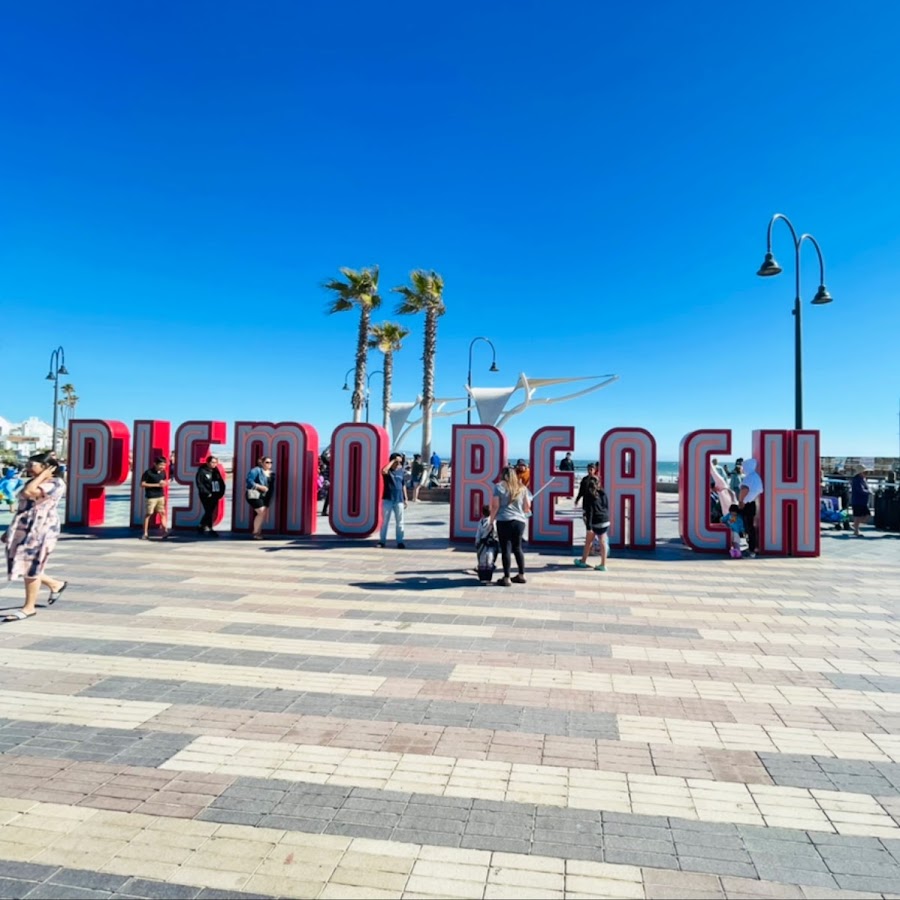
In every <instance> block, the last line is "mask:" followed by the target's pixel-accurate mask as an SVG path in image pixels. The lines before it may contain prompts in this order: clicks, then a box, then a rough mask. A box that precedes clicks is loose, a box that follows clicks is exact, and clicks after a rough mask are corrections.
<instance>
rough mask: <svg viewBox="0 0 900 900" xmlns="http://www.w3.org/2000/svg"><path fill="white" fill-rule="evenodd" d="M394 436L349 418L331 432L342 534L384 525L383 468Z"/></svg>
mask: <svg viewBox="0 0 900 900" xmlns="http://www.w3.org/2000/svg"><path fill="white" fill-rule="evenodd" d="M389 447H390V439H389V438H388V433H387V432H386V431H385V430H384V429H383V428H381V427H380V426H379V425H369V424H368V423H363V422H345V423H344V424H343V425H338V427H337V428H335V430H334V434H333V435H332V436H331V509H330V511H329V513H328V521H329V522H330V523H331V528H332V531H334V533H335V534H339V535H341V536H342V537H359V538H362V537H367V536H368V535H370V534H372V532H373V531H377V530H378V529H379V528H380V527H381V470H382V469H383V468H384V467H385V466H386V465H387V461H388V448H389Z"/></svg>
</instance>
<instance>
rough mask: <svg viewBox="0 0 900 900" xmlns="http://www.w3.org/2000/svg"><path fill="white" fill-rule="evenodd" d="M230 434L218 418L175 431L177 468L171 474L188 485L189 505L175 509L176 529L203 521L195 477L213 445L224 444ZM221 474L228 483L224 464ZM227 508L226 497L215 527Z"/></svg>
mask: <svg viewBox="0 0 900 900" xmlns="http://www.w3.org/2000/svg"><path fill="white" fill-rule="evenodd" d="M226 435H227V429H226V427H225V423H224V422H217V421H201V422H184V423H182V424H181V425H180V426H179V427H178V431H176V432H175V471H174V472H170V473H169V477H171V478H173V479H175V481H177V482H178V483H179V484H186V485H187V486H188V505H187V506H176V507H174V508H173V509H172V527H173V528H196V527H197V526H198V525H199V524H200V520H201V519H202V518H203V506H202V504H201V503H200V497H199V495H198V494H197V488H196V485H195V481H194V479H195V478H196V477H197V469H199V468H200V465H201V464H202V463H203V462H204V461H205V460H206V457H207V456H209V455H210V453H211V452H212V449H211V445H212V444H224V443H225V438H226ZM219 474H220V475H221V476H222V483H223V484H224V483H225V470H224V469H223V468H222V466H219ZM224 508H225V501H224V499H223V500H222V501H221V502H220V503H219V509H218V511H217V512H216V515H215V518H214V520H213V525H214V526H215V525H218V523H219V522H220V521H221V520H222V515H223V513H224Z"/></svg>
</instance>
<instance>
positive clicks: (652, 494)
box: [600, 428, 656, 550]
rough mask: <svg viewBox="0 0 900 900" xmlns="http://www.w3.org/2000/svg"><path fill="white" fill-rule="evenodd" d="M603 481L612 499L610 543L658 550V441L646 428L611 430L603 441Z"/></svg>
mask: <svg viewBox="0 0 900 900" xmlns="http://www.w3.org/2000/svg"><path fill="white" fill-rule="evenodd" d="M600 481H601V482H602V484H603V487H604V489H605V490H606V494H607V496H608V497H609V519H610V526H609V543H610V545H611V546H613V547H616V548H623V547H630V548H632V549H634V550H653V549H654V548H655V547H656V441H655V440H654V438H653V435H652V434H650V432H649V431H646V430H645V429H643V428H612V429H610V430H609V431H607V432H606V434H604V435H603V439H602V440H601V441H600Z"/></svg>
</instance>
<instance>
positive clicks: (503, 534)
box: [491, 466, 531, 587]
mask: <svg viewBox="0 0 900 900" xmlns="http://www.w3.org/2000/svg"><path fill="white" fill-rule="evenodd" d="M530 512H531V494H530V493H529V492H528V488H527V487H525V485H524V484H522V482H521V481H519V476H518V475H517V474H516V470H515V469H514V468H513V467H512V466H507V467H506V468H505V469H504V470H503V476H502V478H501V479H500V481H498V482H497V484H495V485H494V496H493V497H491V523H492V524H493V523H494V522H496V523H497V537H498V538H499V540H500V558H501V559H502V560H503V578H501V579H500V581H499V582H497V583H498V584H502V585H503V587H509V586H510V584H511V583H512V582H515V583H516V584H525V555H524V553H522V537H523V535H524V534H525V526H526V525H527V524H528V515H529V513H530ZM512 556H515V558H516V565H517V566H518V569H519V574H518V575H516V576H515V578H512V579H511V578H510V577H509V572H510V564H511V563H512V559H511V557H512Z"/></svg>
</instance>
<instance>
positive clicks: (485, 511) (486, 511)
mask: <svg viewBox="0 0 900 900" xmlns="http://www.w3.org/2000/svg"><path fill="white" fill-rule="evenodd" d="M499 552H500V541H499V539H498V538H497V529H496V527H495V526H494V524H493V522H491V508H490V507H489V506H482V508H481V521H480V522H479V523H478V531H477V532H476V533H475V553H476V555H477V557H478V580H479V581H480V582H481V583H482V584H490V583H491V581H493V579H494V568H495V567H496V565H497V554H498V553H499Z"/></svg>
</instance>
